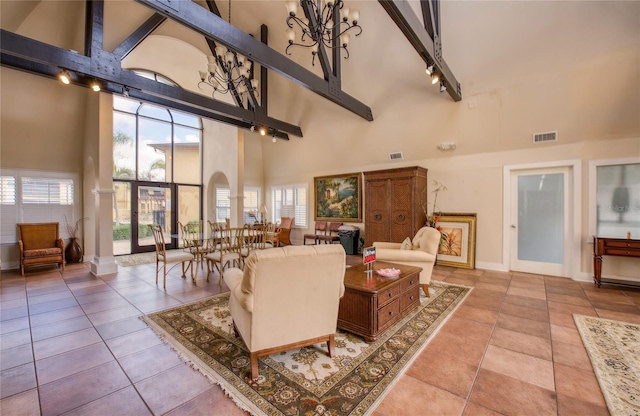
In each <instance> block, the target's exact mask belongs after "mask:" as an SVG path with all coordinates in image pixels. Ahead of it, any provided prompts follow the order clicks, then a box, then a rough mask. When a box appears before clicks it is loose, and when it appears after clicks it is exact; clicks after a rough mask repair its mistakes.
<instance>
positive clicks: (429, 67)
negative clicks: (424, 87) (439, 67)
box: [424, 65, 433, 75]
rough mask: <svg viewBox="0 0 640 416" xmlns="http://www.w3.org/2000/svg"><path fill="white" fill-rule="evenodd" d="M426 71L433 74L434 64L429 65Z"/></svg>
mask: <svg viewBox="0 0 640 416" xmlns="http://www.w3.org/2000/svg"><path fill="white" fill-rule="evenodd" d="M424 72H426V73H427V75H431V74H433V65H429V66H428V67H427V69H425V70H424Z"/></svg>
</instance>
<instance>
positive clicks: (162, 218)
mask: <svg viewBox="0 0 640 416" xmlns="http://www.w3.org/2000/svg"><path fill="white" fill-rule="evenodd" d="M172 223H173V222H172V220H171V189H169V188H160V187H155V186H139V187H138V245H139V246H140V247H142V246H152V245H154V240H153V235H152V234H151V230H150V229H149V225H150V224H158V225H160V226H161V227H162V230H163V231H164V239H165V243H167V244H169V243H170V242H171V237H170V236H171V234H173V227H172V226H171V224H172Z"/></svg>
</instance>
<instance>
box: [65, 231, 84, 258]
mask: <svg viewBox="0 0 640 416" xmlns="http://www.w3.org/2000/svg"><path fill="white" fill-rule="evenodd" d="M64 257H65V259H66V260H67V263H80V260H82V247H80V244H78V239H77V238H75V237H71V239H70V241H69V245H68V246H67V247H66V248H65V249H64Z"/></svg>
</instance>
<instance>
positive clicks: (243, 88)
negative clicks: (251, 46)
mask: <svg viewBox="0 0 640 416" xmlns="http://www.w3.org/2000/svg"><path fill="white" fill-rule="evenodd" d="M229 24H231V0H229ZM214 51H215V56H213V55H209V56H207V70H206V71H198V72H199V73H200V82H199V83H198V88H200V89H202V87H201V86H202V84H206V85H208V86H210V87H212V88H213V92H212V93H211V96H212V97H213V95H214V94H215V93H216V92H219V93H221V94H226V93H228V92H229V91H236V92H237V93H238V94H239V95H240V96H241V97H242V96H243V94H246V93H248V92H250V91H252V92H253V93H254V94H255V95H258V80H257V79H254V78H251V61H250V60H248V59H247V58H246V57H245V56H244V55H242V54H239V53H235V52H233V51H231V50H227V48H226V47H224V46H216V48H215V49H214Z"/></svg>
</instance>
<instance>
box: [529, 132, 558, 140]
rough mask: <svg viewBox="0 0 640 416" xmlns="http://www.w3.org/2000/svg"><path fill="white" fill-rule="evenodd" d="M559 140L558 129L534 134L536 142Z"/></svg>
mask: <svg viewBox="0 0 640 416" xmlns="http://www.w3.org/2000/svg"><path fill="white" fill-rule="evenodd" d="M557 141H558V131H557V130H556V131H548V132H546V133H534V134H533V142H534V143H547V142H557Z"/></svg>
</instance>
